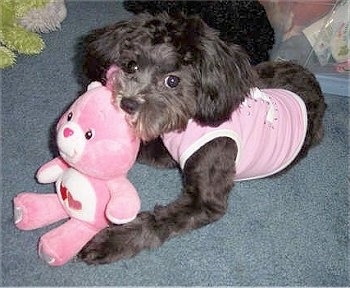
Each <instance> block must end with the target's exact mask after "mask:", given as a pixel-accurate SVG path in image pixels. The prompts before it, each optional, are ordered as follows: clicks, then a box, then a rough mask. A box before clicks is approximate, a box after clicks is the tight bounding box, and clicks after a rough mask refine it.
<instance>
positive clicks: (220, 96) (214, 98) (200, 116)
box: [194, 23, 255, 126]
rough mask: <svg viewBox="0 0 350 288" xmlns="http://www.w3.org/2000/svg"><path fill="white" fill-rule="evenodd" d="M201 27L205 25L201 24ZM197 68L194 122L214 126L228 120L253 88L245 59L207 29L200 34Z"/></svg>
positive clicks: (239, 50)
mask: <svg viewBox="0 0 350 288" xmlns="http://www.w3.org/2000/svg"><path fill="white" fill-rule="evenodd" d="M202 25H206V24H204V23H202ZM202 31H203V32H202V35H201V36H202V39H201V45H200V46H199V48H197V49H199V55H200V57H198V59H197V63H196V64H195V65H196V72H195V73H196V75H195V85H196V86H197V87H198V90H197V91H198V92H197V111H196V115H195V117H194V120H195V121H196V122H198V123H200V124H202V125H209V126H217V125H220V124H221V123H222V122H224V121H225V120H228V119H229V118H230V116H231V113H232V112H233V111H234V110H235V109H236V108H238V106H239V105H240V104H241V103H242V102H243V101H244V99H245V97H246V95H247V94H248V93H249V90H250V89H251V88H252V87H254V86H255V84H254V83H255V77H254V72H253V68H252V67H251V65H250V63H249V57H248V55H247V54H246V53H245V52H244V51H243V50H242V48H241V47H239V46H238V45H228V44H226V43H225V42H223V41H221V40H220V39H219V37H218V35H217V33H216V32H215V31H213V30H211V29H210V28H208V27H207V28H206V29H203V30H202Z"/></svg>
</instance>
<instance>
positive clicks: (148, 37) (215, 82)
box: [86, 14, 254, 140]
mask: <svg viewBox="0 0 350 288" xmlns="http://www.w3.org/2000/svg"><path fill="white" fill-rule="evenodd" d="M86 50H87V57H86V68H87V73H88V74H90V75H92V77H94V76H93V74H94V73H99V74H102V75H100V77H106V71H107V70H108V68H109V67H111V66H112V65H115V66H116V67H117V69H116V71H115V73H112V76H111V77H112V78H113V81H114V83H115V87H117V93H116V95H115V96H116V99H117V103H118V104H119V105H120V107H121V108H122V109H123V110H125V111H126V112H127V113H128V114H129V119H130V122H131V123H132V124H133V125H134V127H135V129H136V131H137V132H138V133H139V135H140V137H141V138H142V139H144V140H151V139H153V138H156V137H158V136H160V135H162V134H163V133H166V132H170V131H176V130H179V131H181V130H183V129H185V128H186V126H187V123H188V120H189V119H193V120H194V121H196V122H198V123H200V124H201V125H209V126H217V125H219V124H221V123H222V122H223V121H225V120H227V119H228V118H229V117H230V114H231V113H232V111H233V110H234V109H236V108H237V107H238V106H239V104H240V103H241V102H242V101H243V100H244V98H245V97H246V95H247V93H248V92H249V89H250V88H252V87H253V86H254V76H253V72H252V68H251V67H250V64H249V61H248V57H247V56H246V54H245V53H244V52H243V51H242V50H241V49H240V47H238V46H236V45H228V44H226V43H224V42H223V41H221V40H220V39H219V37H218V33H217V32H216V31H214V30H213V29H211V28H209V27H208V26H207V25H206V24H205V23H204V22H203V21H202V20H201V19H200V18H198V17H185V16H184V15H178V16H175V17H174V16H173V17H170V16H169V15H167V14H160V15H157V16H151V15H149V14H141V15H138V16H136V17H134V18H132V19H131V20H127V21H123V22H119V23H117V24H114V25H112V26H109V27H105V28H103V29H100V30H96V31H93V32H92V33H91V34H90V35H89V36H88V37H87V38H86ZM96 69H97V70H96ZM96 78H97V77H96V76H95V79H93V80H100V79H96ZM105 80H106V79H105Z"/></svg>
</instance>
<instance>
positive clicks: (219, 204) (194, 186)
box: [79, 138, 237, 264]
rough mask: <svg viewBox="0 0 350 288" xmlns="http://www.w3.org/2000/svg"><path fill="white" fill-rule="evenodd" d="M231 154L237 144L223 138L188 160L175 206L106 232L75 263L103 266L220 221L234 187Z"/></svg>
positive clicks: (87, 247) (83, 251)
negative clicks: (82, 262) (182, 184)
mask: <svg viewBox="0 0 350 288" xmlns="http://www.w3.org/2000/svg"><path fill="white" fill-rule="evenodd" d="M236 152H237V146H236V144H235V143H234V141H232V140H231V139H228V138H217V139H215V140H213V141H211V142H209V143H208V144H206V145H204V146H203V147H202V148H200V149H199V150H198V151H197V152H196V153H195V154H193V155H192V156H191V157H190V158H189V159H188V160H187V162H186V165H185V168H184V171H183V172H184V185H185V186H184V189H183V193H182V195H181V196H180V197H179V198H178V199H177V200H176V201H174V202H173V203H170V204H169V205H167V206H164V207H156V208H155V209H154V211H149V212H143V213H140V214H139V215H138V217H137V218H136V219H135V220H134V221H132V222H130V223H127V224H124V225H114V226H111V227H109V228H106V229H105V230H103V231H102V232H100V233H99V234H97V235H96V236H95V237H94V238H93V239H92V240H91V241H90V242H89V243H88V244H87V245H86V246H85V247H84V248H83V249H82V251H81V252H80V254H79V256H80V258H81V259H82V260H83V261H85V262H87V263H89V264H102V263H110V262H112V261H115V260H119V259H123V258H128V257H132V256H135V255H136V254H137V253H139V252H141V251H142V250H144V249H149V248H155V247H158V246H160V245H161V244H162V243H163V242H165V241H166V240H168V239H170V238H172V237H174V236H176V235H180V234H183V233H185V232H188V231H191V230H193V229H196V228H200V227H202V226H204V225H206V224H209V223H211V222H214V221H216V220H218V219H220V218H221V217H222V216H223V215H224V214H225V212H226V208H227V199H228V195H229V192H230V191H231V189H232V187H233V178H234V173H235V157H236Z"/></svg>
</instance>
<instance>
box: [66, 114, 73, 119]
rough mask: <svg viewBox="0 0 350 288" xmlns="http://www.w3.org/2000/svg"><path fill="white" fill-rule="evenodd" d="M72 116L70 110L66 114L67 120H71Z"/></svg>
mask: <svg viewBox="0 0 350 288" xmlns="http://www.w3.org/2000/svg"><path fill="white" fill-rule="evenodd" d="M72 118H73V112H70V113H69V114H68V116H67V121H70V120H72Z"/></svg>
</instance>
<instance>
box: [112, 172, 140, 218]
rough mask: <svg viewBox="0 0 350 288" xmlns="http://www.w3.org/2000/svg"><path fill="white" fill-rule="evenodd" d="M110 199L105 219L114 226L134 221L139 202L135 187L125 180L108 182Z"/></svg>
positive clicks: (138, 209)
mask: <svg viewBox="0 0 350 288" xmlns="http://www.w3.org/2000/svg"><path fill="white" fill-rule="evenodd" d="M108 188H109V191H110V194H111V199H110V201H109V203H108V205H107V208H106V217H107V219H108V220H110V221H111V222H112V223H114V224H124V223H127V222H130V221H132V220H134V219H135V218H136V216H137V214H138V212H139V211H140V208H141V201H140V198H139V195H138V193H137V191H136V189H135V187H134V186H133V185H132V184H131V182H130V181H129V180H128V179H127V178H124V177H123V178H119V179H116V180H112V181H109V182H108Z"/></svg>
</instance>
